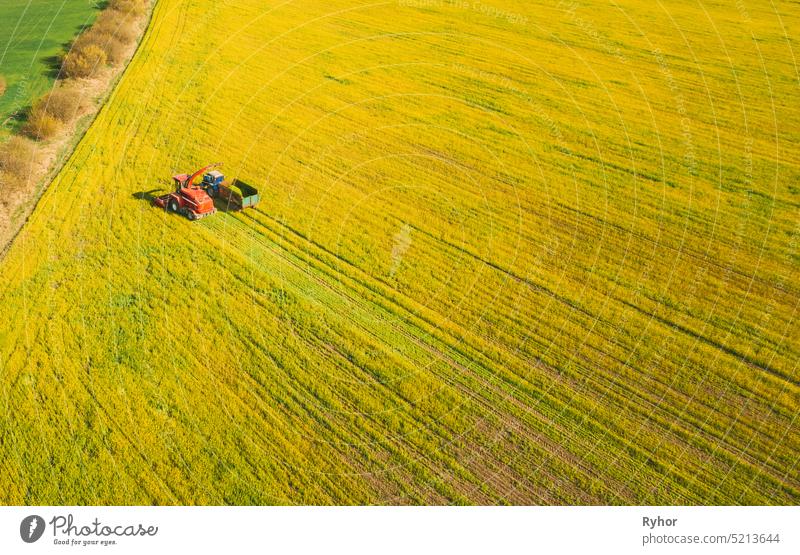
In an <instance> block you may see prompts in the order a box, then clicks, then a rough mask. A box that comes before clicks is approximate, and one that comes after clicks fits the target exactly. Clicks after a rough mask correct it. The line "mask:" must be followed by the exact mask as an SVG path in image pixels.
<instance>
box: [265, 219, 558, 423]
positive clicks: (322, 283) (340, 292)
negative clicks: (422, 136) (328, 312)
mask: <svg viewBox="0 0 800 555" xmlns="http://www.w3.org/2000/svg"><path fill="white" fill-rule="evenodd" d="M259 223H260V222H259ZM260 225H262V226H263V225H264V224H263V223H260ZM264 246H266V244H265V245H264ZM280 256H281V257H282V258H284V259H286V260H287V262H289V263H290V264H292V265H294V266H295V267H296V268H298V269H299V270H300V271H302V272H303V273H305V274H308V271H307V270H306V269H304V268H303V267H302V266H301V265H299V264H297V263H295V262H293V261H291V260H288V259H287V258H286V256H287V255H285V254H283V253H280ZM308 275H309V276H310V277H311V278H312V279H314V280H315V281H317V282H318V283H320V284H321V285H323V286H325V287H327V288H329V289H331V290H332V291H333V292H334V293H336V294H337V295H340V296H341V295H347V294H346V293H344V292H342V291H338V290H336V289H333V288H332V286H330V285H329V284H328V283H327V282H325V281H324V280H321V278H319V277H317V276H313V275H311V274H308ZM348 277H349V276H348ZM350 279H353V278H350ZM362 286H363V285H362ZM349 298H350V300H351V302H353V303H354V305H357V306H358V305H362V304H363V303H362V302H360V301H359V300H357V299H355V298H354V297H352V296H349ZM371 303H372V302H371ZM382 310H386V309H385V307H382ZM366 331H368V332H370V333H371V334H372V335H374V333H372V331H371V330H369V329H366ZM395 331H396V332H398V333H400V334H405V332H404V331H401V330H398V329H396V328H395ZM375 337H376V338H377V339H378V340H379V341H380V342H383V340H382V339H380V338H379V337H377V336H375ZM506 395H508V394H507V393H506ZM547 424H548V426H549V427H552V424H553V422H549V421H548V422H547Z"/></svg>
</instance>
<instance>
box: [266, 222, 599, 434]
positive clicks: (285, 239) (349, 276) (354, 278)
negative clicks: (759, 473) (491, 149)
mask: <svg viewBox="0 0 800 555" xmlns="http://www.w3.org/2000/svg"><path fill="white" fill-rule="evenodd" d="M256 221H257V220H256ZM259 223H260V222H259ZM261 225H262V226H263V225H264V224H263V223H261ZM283 240H284V241H285V240H286V239H283ZM317 260H318V259H317ZM348 277H350V276H348ZM350 279H355V278H352V277H350ZM373 291H374V290H373ZM613 435H614V434H612V436H613Z"/></svg>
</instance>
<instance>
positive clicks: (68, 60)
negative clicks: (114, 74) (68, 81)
mask: <svg viewBox="0 0 800 555" xmlns="http://www.w3.org/2000/svg"><path fill="white" fill-rule="evenodd" d="M79 40H80V38H79ZM76 42H77V41H76ZM107 61H108V57H107V56H106V53H105V51H104V50H103V49H102V48H101V47H100V46H98V45H97V44H96V43H89V44H81V45H80V46H78V45H77V44H76V45H73V47H72V49H71V50H70V51H69V53H68V54H67V55H66V56H64V63H63V64H62V66H61V71H62V73H63V74H64V75H65V76H67V77H92V76H93V75H97V73H98V72H99V71H100V70H101V69H103V67H104V66H105V65H106V62H107Z"/></svg>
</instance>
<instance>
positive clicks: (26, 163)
mask: <svg viewBox="0 0 800 555" xmlns="http://www.w3.org/2000/svg"><path fill="white" fill-rule="evenodd" d="M35 154H36V146H35V145H34V144H33V143H32V142H31V141H29V140H28V139H25V138H23V137H11V139H9V140H8V141H6V142H5V143H2V144H0V172H2V173H3V174H4V177H6V178H8V179H25V178H27V177H28V175H30V173H31V166H32V163H33V159H34V156H35Z"/></svg>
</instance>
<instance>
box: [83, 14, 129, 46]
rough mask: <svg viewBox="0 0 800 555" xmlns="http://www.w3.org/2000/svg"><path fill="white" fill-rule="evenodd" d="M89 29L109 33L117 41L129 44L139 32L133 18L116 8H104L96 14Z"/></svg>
mask: <svg viewBox="0 0 800 555" xmlns="http://www.w3.org/2000/svg"><path fill="white" fill-rule="evenodd" d="M91 31H93V32H98V33H103V34H106V35H110V36H112V37H114V38H115V39H117V40H118V41H120V42H122V43H125V44H129V43H131V42H133V41H134V40H136V37H137V36H138V34H139V31H138V29H137V28H136V24H135V20H134V19H133V18H132V17H131V16H129V15H125V14H124V13H122V12H118V11H116V10H104V11H103V12H101V13H100V15H99V16H97V20H96V21H95V22H94V25H92V28H91Z"/></svg>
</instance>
